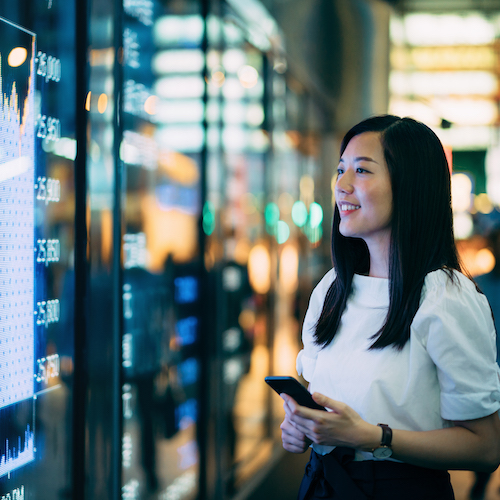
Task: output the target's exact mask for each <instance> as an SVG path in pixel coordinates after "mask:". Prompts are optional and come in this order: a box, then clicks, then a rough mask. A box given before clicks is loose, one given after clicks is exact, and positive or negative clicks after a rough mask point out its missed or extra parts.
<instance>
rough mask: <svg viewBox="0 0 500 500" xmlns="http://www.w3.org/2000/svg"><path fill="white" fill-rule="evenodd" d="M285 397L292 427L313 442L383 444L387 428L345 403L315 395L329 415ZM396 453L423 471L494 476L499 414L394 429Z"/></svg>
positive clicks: (367, 447) (499, 455)
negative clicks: (444, 425)
mask: <svg viewBox="0 0 500 500" xmlns="http://www.w3.org/2000/svg"><path fill="white" fill-rule="evenodd" d="M282 397H283V399H285V401H286V403H287V405H288V407H289V409H290V415H288V416H289V420H290V422H291V423H292V424H293V426H294V427H295V429H296V430H297V431H298V432H301V433H303V434H304V435H305V436H307V437H308V438H309V439H311V440H312V441H313V442H314V443H317V444H322V445H330V446H349V447H352V448H356V449H359V450H362V451H372V450H373V449H374V448H377V447H378V446H379V445H380V441H381V437H382V429H381V428H380V427H378V426H377V425H373V424H369V423H368V422H365V421H364V420H363V419H362V418H361V417H360V416H359V415H358V414H357V413H356V412H355V411H354V410H353V409H352V408H350V407H349V406H347V405H346V404H344V403H340V402H338V401H333V400H332V399H330V398H327V397H326V396H323V395H321V394H318V393H315V394H314V395H313V397H314V399H315V401H316V402H317V403H319V404H321V405H322V406H325V407H327V408H329V409H331V410H333V411H332V412H328V413H325V412H322V411H316V410H310V409H309V408H305V407H303V406H299V405H297V404H296V403H295V401H294V400H293V399H291V398H290V397H289V396H286V395H283V396H282ZM382 423H388V424H389V425H390V422H382ZM392 450H393V455H392V457H393V458H395V459H397V460H402V461H404V462H406V463H410V464H413V465H419V466H422V467H430V468H434V469H469V470H477V471H485V472H492V471H494V470H495V469H496V468H497V467H498V465H499V463H500V420H499V417H498V414H497V413H494V414H492V415H489V416H487V417H484V418H480V419H477V420H468V421H463V422H455V426H454V427H449V428H445V429H438V430H434V431H423V432H419V431H404V430H398V429H393V438H392Z"/></svg>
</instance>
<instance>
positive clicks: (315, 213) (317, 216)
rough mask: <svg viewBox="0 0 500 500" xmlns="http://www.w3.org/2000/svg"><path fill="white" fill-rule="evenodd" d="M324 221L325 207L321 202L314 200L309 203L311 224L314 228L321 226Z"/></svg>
mask: <svg viewBox="0 0 500 500" xmlns="http://www.w3.org/2000/svg"><path fill="white" fill-rule="evenodd" d="M322 222H323V209H322V208H321V205H320V204H319V203H316V202H313V203H311V204H310V205H309V224H310V225H311V227H312V228H316V227H319V226H320V225H321V223H322Z"/></svg>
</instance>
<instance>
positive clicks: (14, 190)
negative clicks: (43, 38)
mask: <svg viewBox="0 0 500 500" xmlns="http://www.w3.org/2000/svg"><path fill="white" fill-rule="evenodd" d="M0 26H1V30H2V37H1V39H0V89H1V97H0V107H1V109H0V422H2V423H4V422H10V421H12V414H16V419H15V426H14V425H12V426H9V425H0V477H1V476H4V475H6V474H10V473H11V472H12V471H13V470H15V469H17V468H19V467H22V466H24V465H26V464H27V463H29V462H31V461H33V460H34V458H35V444H34V443H35V438H34V432H35V425H34V412H35V403H34V399H33V398H34V395H35V385H36V378H35V372H34V370H35V325H36V324H37V323H39V322H40V321H43V322H46V321H48V319H47V311H46V309H47V307H46V305H45V307H43V306H40V308H39V309H38V310H37V309H36V308H35V304H34V301H35V290H34V286H35V252H34V230H35V221H34V217H35V206H34V175H35V117H34V113H35V109H34V96H35V92H34V85H35V74H34V73H35V57H34V52H35V36H34V35H33V34H31V33H29V32H27V31H25V30H23V29H21V28H19V27H18V26H16V25H14V24H12V23H10V22H8V21H6V20H4V19H0ZM20 415H22V416H23V419H22V421H21V419H20Z"/></svg>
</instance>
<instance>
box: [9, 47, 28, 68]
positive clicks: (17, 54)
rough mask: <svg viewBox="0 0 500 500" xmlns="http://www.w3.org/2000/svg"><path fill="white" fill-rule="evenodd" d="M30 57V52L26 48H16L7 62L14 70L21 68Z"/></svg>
mask: <svg viewBox="0 0 500 500" xmlns="http://www.w3.org/2000/svg"><path fill="white" fill-rule="evenodd" d="M27 57H28V51H27V50H26V49H25V48H24V47H16V48H15V49H12V50H11V51H10V54H9V57H8V58H7V62H8V63H9V66H10V67H12V68H17V67H18V66H21V64H23V63H24V61H26V58H27Z"/></svg>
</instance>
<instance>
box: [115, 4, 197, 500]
mask: <svg viewBox="0 0 500 500" xmlns="http://www.w3.org/2000/svg"><path fill="white" fill-rule="evenodd" d="M146 4H147V5H146ZM123 6H124V13H125V16H124V30H123V43H124V103H123V127H124V132H123V138H122V142H121V147H120V157H121V160H122V161H123V163H124V169H125V183H124V186H125V192H124V207H123V208H124V224H125V227H124V235H123V241H122V249H123V267H124V269H123V316H124V329H123V343H122V346H123V352H122V365H123V371H124V384H123V387H122V398H123V450H122V474H123V488H122V494H123V495H126V498H146V495H148V494H151V493H156V494H159V495H162V498H178V499H190V498H194V497H195V496H196V494H197V489H198V476H199V471H198V461H199V458H198V455H199V451H198V443H197V429H196V424H197V422H198V414H199V384H200V371H201V366H200V356H199V352H198V345H199V334H200V323H201V319H200V309H201V306H200V299H199V297H200V292H201V282H200V275H201V268H200V265H201V263H200V262H199V234H198V220H199V216H200V212H201V207H200V203H201V202H200V200H201V161H202V150H203V147H204V130H203V117H204V105H203V95H204V91H205V90H204V89H205V84H204V81H203V68H204V54H203V51H202V49H201V43H202V37H203V30H204V22H203V19H202V17H201V16H200V12H199V6H198V3H197V2H168V1H167V2H161V3H160V2H157V3H156V2H147V3H144V2H143V4H140V5H139V4H138V3H137V4H132V3H130V2H124V4H123ZM124 497H125V496H124Z"/></svg>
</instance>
